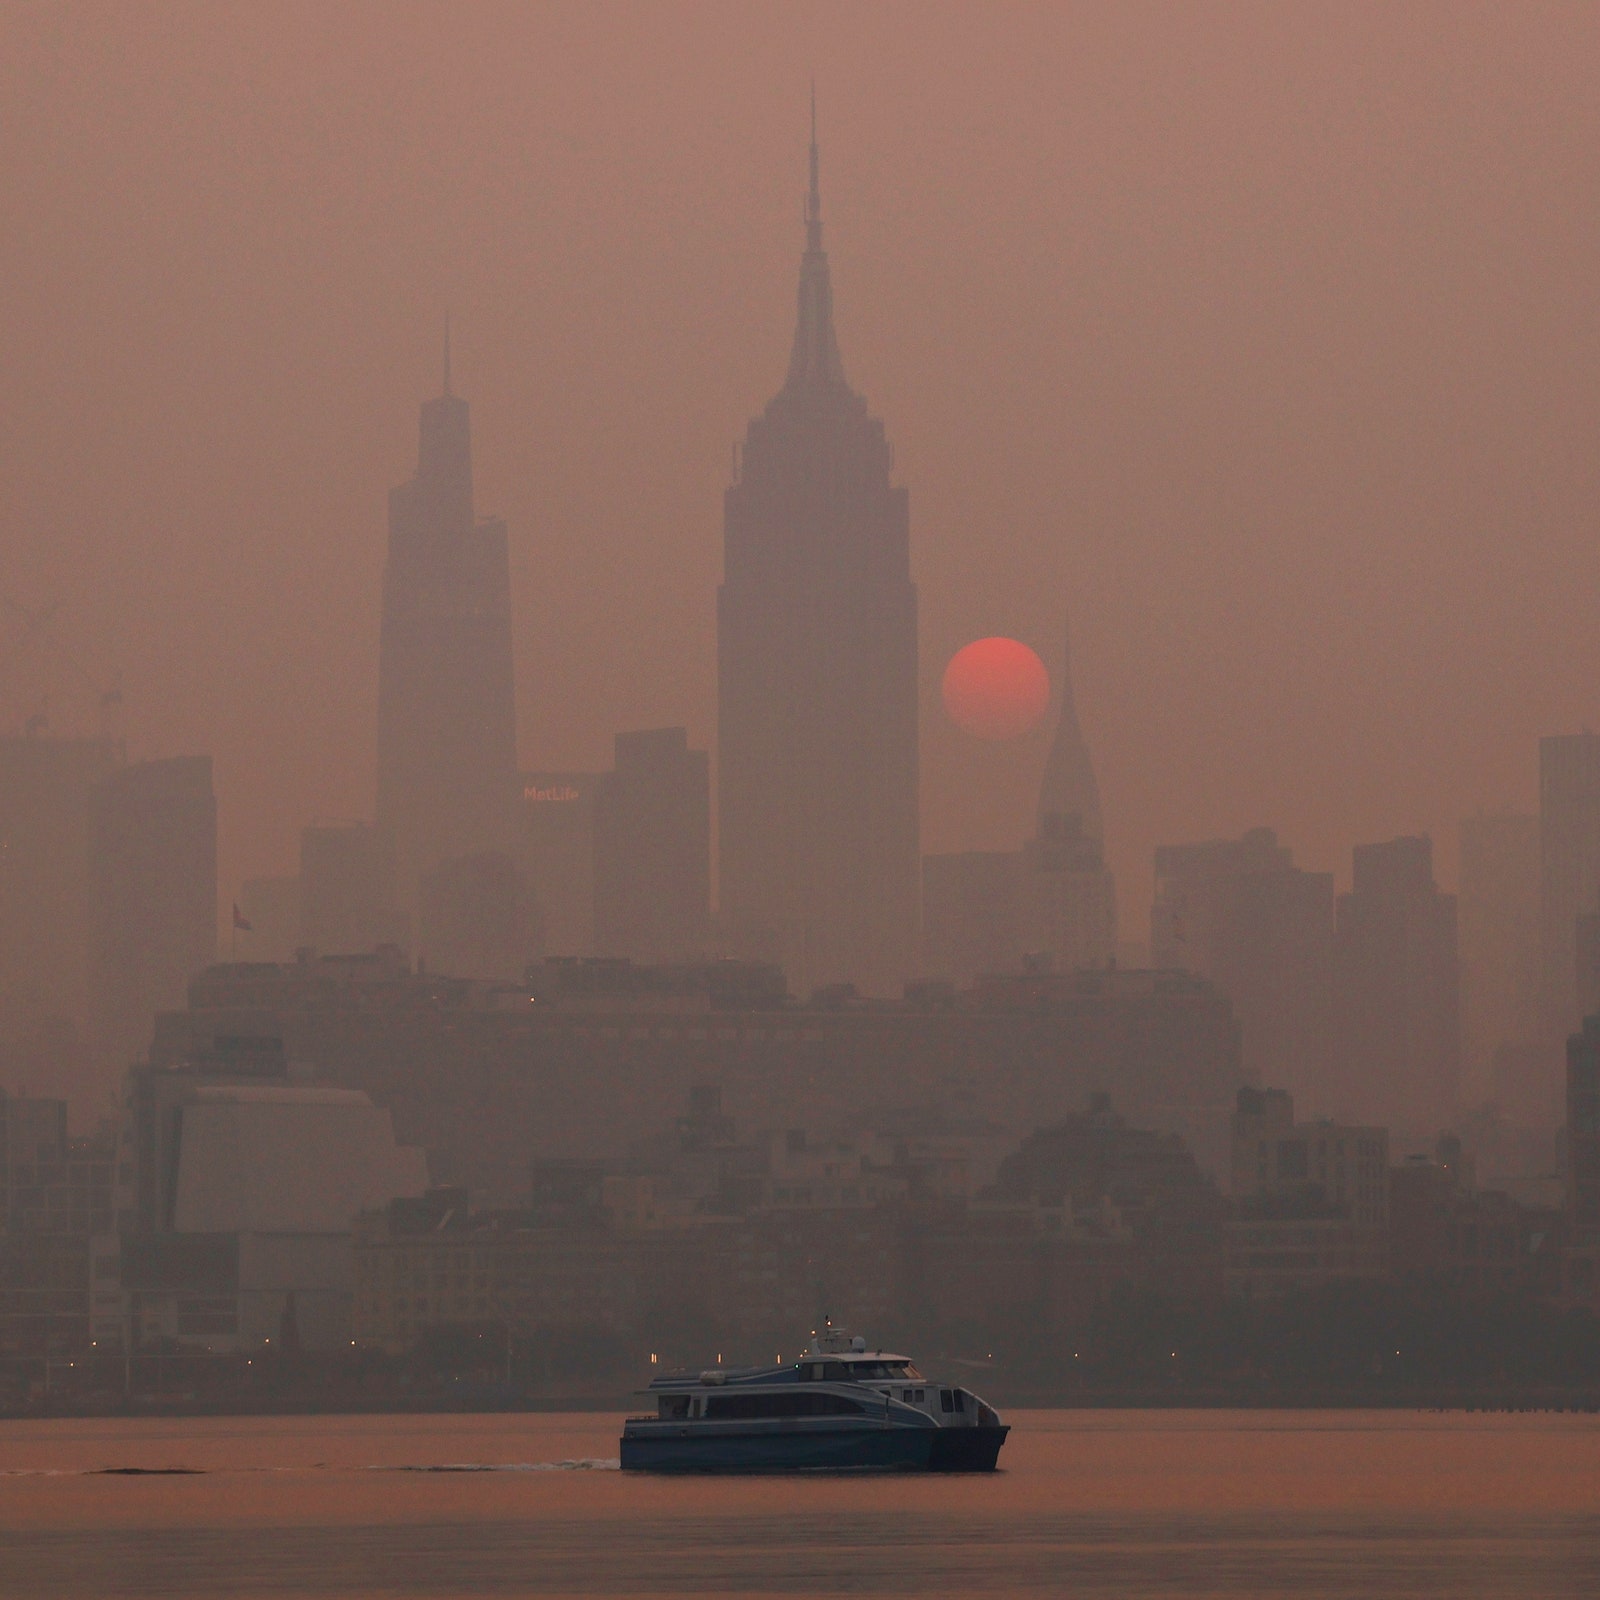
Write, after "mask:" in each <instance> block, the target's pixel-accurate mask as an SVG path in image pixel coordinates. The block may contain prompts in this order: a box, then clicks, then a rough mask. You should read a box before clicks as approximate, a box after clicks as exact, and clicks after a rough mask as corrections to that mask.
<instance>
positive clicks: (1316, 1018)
mask: <svg viewBox="0 0 1600 1600" xmlns="http://www.w3.org/2000/svg"><path fill="white" fill-rule="evenodd" d="M1333 923H1334V914H1333V875H1332V873H1327V872H1307V871H1305V870H1303V869H1302V868H1300V867H1297V866H1295V864H1294V859H1293V856H1292V854H1291V852H1290V850H1289V848H1288V846H1287V845H1280V844H1279V843H1278V838H1277V835H1276V834H1275V833H1274V832H1273V831H1272V829H1271V828H1253V829H1251V830H1250V831H1249V832H1248V833H1246V834H1244V835H1243V836H1242V837H1241V838H1238V839H1217V840H1211V841H1209V842H1207V843H1203V844H1185V845H1163V846H1161V847H1159V848H1158V849H1157V850H1156V898H1155V904H1154V906H1153V907H1152V908H1151V913H1150V935H1151V944H1152V950H1151V962H1152V965H1154V966H1155V967H1158V968H1182V969H1183V970H1185V971H1188V972H1194V973H1198V974H1200V975H1201V976H1202V977H1206V978H1209V979H1210V980H1211V981H1212V982H1213V983H1215V984H1216V985H1217V986H1218V988H1220V989H1221V990H1222V991H1223V992H1224V993H1225V994H1226V995H1227V996H1228V997H1229V998H1230V999H1231V1000H1232V1001H1233V1003H1234V1008H1235V1010H1236V1011H1237V1012H1238V1015H1239V1022H1240V1025H1241V1027H1242V1028H1243V1030H1244V1061H1245V1069H1246V1071H1247V1072H1248V1073H1249V1074H1250V1075H1251V1076H1253V1077H1254V1078H1255V1079H1256V1081H1258V1082H1262V1083H1276V1084H1288V1085H1291V1086H1292V1092H1293V1093H1294V1094H1296V1095H1297V1096H1299V1097H1300V1098H1301V1100H1302V1101H1304V1102H1309V1103H1311V1104H1313V1105H1316V1106H1317V1107H1318V1109H1320V1110H1327V1109H1328V1105H1327V1102H1326V1095H1327V1088H1328V1085H1327V1077H1328V1070H1329V1065H1330V1062H1331V1059H1332V1053H1333V1018H1332V1001H1333Z"/></svg>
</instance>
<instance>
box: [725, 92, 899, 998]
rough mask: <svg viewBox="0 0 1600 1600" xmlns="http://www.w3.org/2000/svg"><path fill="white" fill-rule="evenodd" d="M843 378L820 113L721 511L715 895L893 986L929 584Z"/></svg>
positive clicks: (812, 959) (859, 403)
mask: <svg viewBox="0 0 1600 1600" xmlns="http://www.w3.org/2000/svg"><path fill="white" fill-rule="evenodd" d="M892 465H893V452H892V451H891V449H890V446H889V442H888V440H887V439H886V438H885V437H884V430H883V424H882V423H881V422H880V421H879V420H878V419H877V418H875V417H873V416H872V415H871V414H870V413H869V412H868V410H867V403H866V401H865V400H864V399H863V398H862V397H861V396H860V395H858V394H857V393H855V391H854V390H853V389H851V387H850V385H849V383H848V382H847V381H846V379H845V375H844V366H843V363H842V361H841V360H840V356H839V346H838V341H837V339H836V337H835V334H834V326H833V290H832V286H831V283H830V280H829V275H828V258H827V255H826V254H825V253H824V251H823V248H822V201H821V194H820V190H819V187H818V177H817V144H816V129H815V119H814V118H813V127H812V141H811V188H810V193H809V196H808V198H807V201H806V250H805V255H804V257H803V259H802V262H801V267H800V294H799V313H798V318H797V321H796V326H795V336H794V347H793V351H792V353H791V355H790V358H789V372H788V377H787V379H786V380H785V382H784V385H783V388H782V389H781V390H780V391H779V392H778V393H777V395H776V396H774V398H773V399H772V401H771V402H770V404H769V405H768V406H767V408H766V410H765V412H763V414H762V415H761V416H760V417H758V418H756V419H755V420H754V421H752V422H751V424H750V427H749V431H748V433H747V434H746V436H745V441H744V446H743V449H742V452H740V454H739V455H738V457H737V464H736V471H735V478H734V482H733V483H732V484H731V485H730V486H729V488H728V490H727V493H726V496H725V499H724V505H723V581H722V588H721V590H720V592H719V595H718V605H717V680H718V682H717V694H718V718H719V727H718V748H717V770H718V816H719V824H718V825H719V859H720V863H721V874H720V884H721V894H720V906H721V911H722V920H723V923H724V925H725V927H727V928H728V929H729V930H738V929H744V930H747V933H748V935H749V938H750V942H751V943H752V944H760V943H762V942H763V941H766V947H767V948H769V949H772V948H775V949H776V950H777V952H778V953H779V954H780V955H781V958H782V960H783V962H784V964H785V966H786V968H787V969H788V971H789V973H790V976H791V979H792V981H794V982H795V983H796V984H797V985H798V986H799V987H801V988H806V987H809V986H815V985H818V984H823V983H833V982H852V983H856V984H858V985H860V986H861V987H862V988H864V989H867V990H871V991H877V992H887V991H889V990H890V989H892V988H893V987H894V986H895V985H896V984H898V983H899V982H900V980H902V979H903V978H905V977H907V976H908V975H910V974H911V973H912V972H913V969H914V968H915V965H916V950H917V928H918V912H917V898H918V876H919V872H920V858H919V850H918V814H917V805H918V794H917V781H918V772H917V592H916V588H915V586H914V585H913V584H912V582H911V570H910V514H909V509H908V503H907V498H906V491H905V489H903V488H899V487H896V486H895V484H894V483H892V482H891V480H890V470H891V467H892Z"/></svg>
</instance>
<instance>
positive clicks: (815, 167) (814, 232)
mask: <svg viewBox="0 0 1600 1600" xmlns="http://www.w3.org/2000/svg"><path fill="white" fill-rule="evenodd" d="M820 172H821V164H820V162H819V161H818V158H817V80H816V79H815V78H813V79H812V80H811V192H810V194H808V195H807V196H806V249H807V250H820V249H821V248H822V180H821V176H820Z"/></svg>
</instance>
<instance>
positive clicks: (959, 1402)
mask: <svg viewBox="0 0 1600 1600" xmlns="http://www.w3.org/2000/svg"><path fill="white" fill-rule="evenodd" d="M952 1398H953V1399H954V1400H955V1403H956V1410H957V1411H965V1410H966V1409H967V1391H966V1390H965V1389H957V1390H956V1391H955V1393H954V1395H953V1396H952Z"/></svg>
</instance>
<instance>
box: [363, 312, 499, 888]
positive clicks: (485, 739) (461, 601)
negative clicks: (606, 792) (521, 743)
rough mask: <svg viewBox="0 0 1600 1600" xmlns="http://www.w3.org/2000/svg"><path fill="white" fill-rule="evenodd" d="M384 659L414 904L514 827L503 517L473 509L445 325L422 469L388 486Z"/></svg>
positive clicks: (387, 721) (400, 827) (389, 774)
mask: <svg viewBox="0 0 1600 1600" xmlns="http://www.w3.org/2000/svg"><path fill="white" fill-rule="evenodd" d="M378 670H379V677H378V802H377V824H378V827H379V830H380V831H381V832H382V833H384V834H385V835H386V836H387V837H388V839H389V840H390V841H391V843H392V846H393V851H394V863H395V885H394V899H395V902H396V903H397V904H398V905H399V906H400V908H401V909H402V910H404V911H408V912H409V911H414V910H415V909H416V906H417V897H418V890H419V886H420V884H421V881H422V879H423V878H424V877H425V876H426V875H427V874H428V873H430V872H432V871H433V870H434V869H435V868H436V867H438V866H439V865H440V863H441V862H444V861H447V860H449V859H450V858H451V857H453V856H463V855H471V854H474V853H476V852H479V851H483V850H505V849H509V848H510V847H511V845H512V842H513V835H514V833H515V807H516V795H517V787H518V785H517V750H516V713H515V706H514V699H513V685H512V659H511V574H510V562H509V558H508V555H507V547H506V528H505V524H504V523H503V522H500V521H498V520H495V519H491V518H479V517H477V516H475V514H474V511H473V502H472V425H471V415H470V411H469V409H468V406H467V402H466V401H465V400H462V399H460V398H459V397H458V396H457V395H455V394H453V393H452V392H451V389H450V345H449V334H448V332H447V333H446V336H445V375H444V392H443V393H442V394H440V395H437V396H436V397H435V398H434V399H432V400H429V401H426V402H425V403H424V404H423V407H422V421H421V448H420V451H419V454H418V461H417V471H416V475H415V476H414V477H413V478H412V479H411V481H410V482H409V483H404V484H401V485H400V487H399V488H397V489H394V490H392V491H391V492H390V495H389V560H388V565H387V566H386V567H385V569H384V576H383V627H382V636H381V641H380V645H379V669H378Z"/></svg>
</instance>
